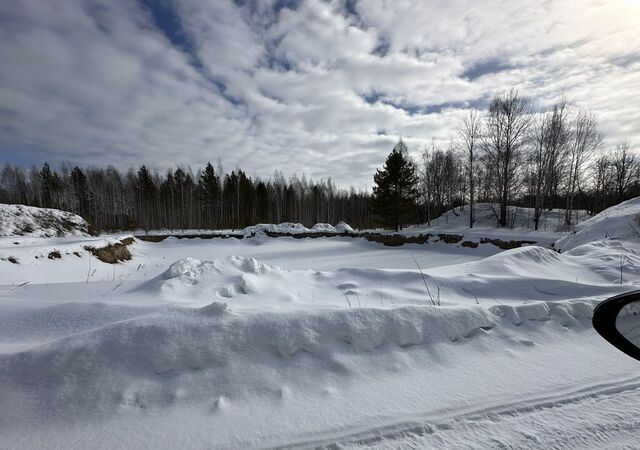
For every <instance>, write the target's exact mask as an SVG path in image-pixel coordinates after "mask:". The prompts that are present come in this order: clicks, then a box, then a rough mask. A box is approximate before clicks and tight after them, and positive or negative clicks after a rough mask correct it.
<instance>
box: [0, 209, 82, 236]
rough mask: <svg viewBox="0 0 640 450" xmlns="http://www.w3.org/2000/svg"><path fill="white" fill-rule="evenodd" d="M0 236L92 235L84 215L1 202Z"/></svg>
mask: <svg viewBox="0 0 640 450" xmlns="http://www.w3.org/2000/svg"><path fill="white" fill-rule="evenodd" d="M0 236H34V237H56V236H57V237H62V236H90V230H89V224H88V223H87V221H85V220H84V219H83V218H82V217H80V216H78V215H76V214H73V213H70V212H66V211H60V210H58V209H49V208H36V207H34V206H24V205H7V204H0Z"/></svg>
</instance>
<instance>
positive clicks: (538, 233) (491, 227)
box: [402, 203, 589, 245]
mask: <svg viewBox="0 0 640 450" xmlns="http://www.w3.org/2000/svg"><path fill="white" fill-rule="evenodd" d="M498 211H499V210H498V205H497V204H492V203H477V204H475V205H474V212H475V216H474V217H475V222H474V224H473V228H469V205H465V206H464V207H458V208H454V209H452V210H449V211H447V212H445V213H444V214H442V215H441V216H439V217H437V218H435V219H433V220H432V221H431V225H427V224H422V225H415V226H410V227H407V228H405V229H404V230H403V231H402V233H403V234H408V235H416V234H424V233H432V234H438V233H449V234H458V235H462V236H463V237H464V240H468V241H472V242H479V241H480V239H481V238H492V239H496V238H497V239H503V240H529V241H535V242H536V243H538V244H545V245H551V244H552V243H554V242H555V241H556V240H558V239H560V238H562V237H564V236H565V235H566V234H567V228H568V227H567V226H566V225H565V210H564V209H552V210H544V211H543V212H542V216H541V217H540V224H539V228H538V230H535V229H534V221H533V214H534V210H533V208H524V207H516V206H510V207H509V209H508V215H507V226H506V227H504V228H503V227H499V226H498V222H497V219H496V214H498ZM572 218H573V221H574V223H582V222H583V221H585V220H587V219H588V218H589V215H588V214H587V212H586V211H584V210H576V211H574V212H573V213H572Z"/></svg>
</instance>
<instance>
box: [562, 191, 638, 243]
mask: <svg viewBox="0 0 640 450" xmlns="http://www.w3.org/2000/svg"><path fill="white" fill-rule="evenodd" d="M602 240H609V241H614V240H618V241H635V242H639V243H640V197H636V198H632V199H631V200H627V201H626V202H622V203H620V204H619V205H615V206H612V207H611V208H607V209H605V210H604V211H602V212H601V213H599V214H596V215H595V216H594V217H592V218H591V219H589V220H586V221H584V222H582V223H580V224H578V225H577V226H576V228H575V231H574V232H572V233H570V234H569V235H568V236H565V237H563V238H562V239H560V240H558V242H556V245H555V247H556V248H557V249H559V250H562V251H566V250H571V249H572V248H575V247H577V246H579V245H583V244H587V243H589V242H595V241H602Z"/></svg>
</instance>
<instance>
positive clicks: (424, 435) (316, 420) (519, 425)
mask: <svg viewBox="0 0 640 450" xmlns="http://www.w3.org/2000/svg"><path fill="white" fill-rule="evenodd" d="M638 212H640V200H637V199H636V200H632V201H630V202H627V203H626V204H623V205H620V206H619V207H617V209H615V210H614V209H612V210H608V211H605V213H603V214H606V218H605V219H603V218H602V217H600V218H599V217H595V218H593V219H591V220H589V221H585V222H584V223H583V224H582V225H581V226H580V227H578V228H576V233H575V234H572V235H568V236H567V237H563V239H562V241H561V242H559V243H558V245H560V246H561V248H562V250H563V251H562V253H558V252H556V251H553V250H551V249H549V248H546V247H539V246H528V247H522V248H518V249H514V250H506V251H501V250H500V249H499V248H498V247H495V246H492V245H485V246H479V247H478V248H475V249H474V248H467V247H461V246H457V245H451V244H446V243H444V242H436V243H431V242H430V243H429V244H428V245H417V244H408V245H404V246H400V247H385V246H383V245H381V244H378V243H374V242H367V241H366V240H364V239H359V238H350V237H334V238H316V239H294V238H286V237H281V238H265V237H264V236H262V237H259V238H249V239H242V240H240V239H233V238H231V239H206V240H205V239H175V238H168V239H166V240H164V241H161V242H157V243H153V242H143V241H136V242H135V243H134V244H132V245H131V246H130V247H129V248H130V251H131V253H132V254H133V258H132V259H131V260H130V261H126V262H123V263H119V264H113V265H112V264H106V263H102V262H100V261H98V260H97V259H96V258H94V257H93V256H92V255H91V253H90V252H89V251H87V250H86V249H85V247H87V246H90V247H99V246H102V245H107V244H109V243H114V242H117V241H119V240H120V239H121V238H122V237H123V236H116V235H114V236H102V237H98V238H91V237H66V238H37V237H25V236H10V237H3V238H0V404H1V405H2V410H3V411H4V412H5V413H4V414H2V415H0V447H3V448H5V447H6V448H153V449H157V448H177V447H180V448H268V447H282V446H290V447H295V448H298V447H302V448H315V447H332V448H336V447H337V448H370V447H376V448H406V447H410V448H424V447H426V448H434V447H435V448H487V447H501V448H523V447H526V448H557V447H562V448H602V447H606V446H609V447H614V448H620V447H625V446H626V447H627V448H634V445H637V438H636V437H637V435H638V431H640V415H639V414H638V413H639V412H640V406H638V402H637V398H638V394H640V371H639V369H640V363H639V362H637V361H634V360H632V359H630V358H629V357H627V356H625V355H623V354H622V353H620V352H618V351H617V350H616V349H614V348H613V347H611V346H610V345H609V344H607V343H606V342H605V341H604V340H602V339H601V338H600V337H599V336H598V335H597V334H596V333H595V332H594V331H593V329H592V327H591V324H590V320H591V315H592V310H593V307H594V305H595V304H597V303H598V302H599V301H601V300H603V299H605V298H607V297H608V296H611V295H614V294H617V293H620V292H625V291H628V290H632V289H637V288H638V287H640V239H639V238H636V237H635V234H634V229H633V228H632V229H627V228H626V227H628V226H632V227H633V226H635V225H634V223H635V222H634V221H633V217H635V215H636V214H637V213H638ZM607 218H609V219H611V218H613V219H612V220H613V222H612V220H608V219H607ZM442 227H443V228H442V229H445V228H444V226H442ZM458 229H461V227H460V228H458ZM612 229H615V230H617V231H616V232H615V236H614V235H613V234H612V232H611V230H612ZM494 233H496V236H503V237H504V238H505V239H507V238H508V239H512V238H513V237H511V236H512V235H513V232H512V231H505V232H504V234H502V235H501V234H499V232H498V231H494ZM519 233H523V234H524V235H526V233H525V232H524V231H519ZM541 233H542V232H541ZM585 235H586V236H589V238H587V239H585V238H584V237H583V236H585ZM553 237H554V238H557V237H562V236H557V235H556V234H553ZM547 239H551V237H547ZM54 251H55V252H57V253H59V254H60V258H52V259H50V258H49V254H51V252H54ZM36 256H38V258H36ZM9 258H12V259H13V260H14V261H15V262H11V261H10V260H9ZM414 259H415V261H417V264H418V265H419V266H420V268H421V269H422V273H421V272H420V270H418V267H417V266H416V262H415V261H414ZM621 265H622V276H621V274H620V273H621V270H620V267H621ZM434 303H436V304H438V305H439V306H434Z"/></svg>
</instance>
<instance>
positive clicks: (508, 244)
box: [136, 231, 536, 250]
mask: <svg viewBox="0 0 640 450" xmlns="http://www.w3.org/2000/svg"><path fill="white" fill-rule="evenodd" d="M264 234H265V235H266V236H269V237H271V238H279V237H291V238H294V239H305V238H312V239H315V238H322V237H351V238H361V239H366V240H367V241H369V242H378V243H380V244H383V245H386V246H388V247H399V246H401V245H405V244H428V243H429V242H444V243H446V244H459V243H460V242H461V241H462V239H463V236H461V235H458V234H444V233H440V234H435V235H434V234H430V233H427V234H419V235H414V236H407V235H404V234H386V233H371V232H364V233H349V232H346V233H330V232H318V233H278V232H273V231H264ZM168 237H174V238H177V239H196V238H198V239H229V238H236V239H244V238H245V236H244V235H242V234H233V233H231V234H214V233H208V234H182V235H181V234H163V235H153V236H148V235H140V236H136V239H139V240H141V241H147V242H160V241H163V240H165V239H167V238H168ZM535 243H536V241H526V240H522V241H518V240H510V241H504V240H501V239H490V238H481V239H480V242H474V241H462V243H461V244H460V245H462V246H463V247H468V248H478V245H479V244H493V245H495V246H496V247H499V248H501V249H503V250H508V249H512V248H518V247H522V246H523V245H530V244H535Z"/></svg>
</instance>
